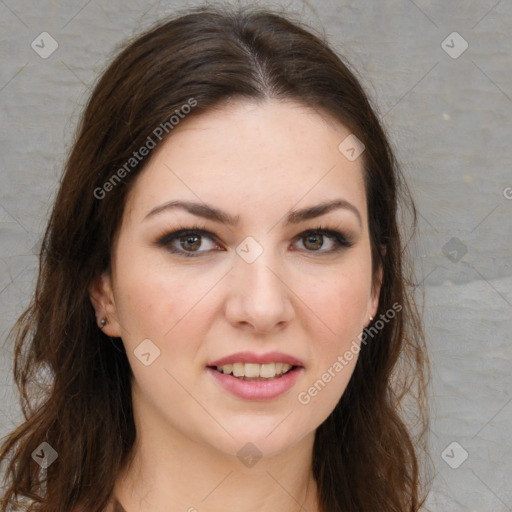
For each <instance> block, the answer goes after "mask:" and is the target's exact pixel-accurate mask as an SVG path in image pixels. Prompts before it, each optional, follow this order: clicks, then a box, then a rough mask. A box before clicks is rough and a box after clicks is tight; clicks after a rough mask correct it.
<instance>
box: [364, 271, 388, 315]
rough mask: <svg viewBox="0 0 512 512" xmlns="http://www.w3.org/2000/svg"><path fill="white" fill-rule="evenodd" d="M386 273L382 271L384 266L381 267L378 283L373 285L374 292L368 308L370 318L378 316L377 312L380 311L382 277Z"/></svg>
mask: <svg viewBox="0 0 512 512" xmlns="http://www.w3.org/2000/svg"><path fill="white" fill-rule="evenodd" d="M383 275H384V273H383V270H382V266H380V267H379V271H378V274H377V282H375V284H373V285H372V291H371V299H370V305H369V308H368V316H369V317H370V316H373V317H374V318H375V316H376V315H377V310H378V309H379V297H380V289H381V287H382V277H383Z"/></svg>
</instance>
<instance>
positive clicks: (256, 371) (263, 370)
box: [217, 363, 292, 379]
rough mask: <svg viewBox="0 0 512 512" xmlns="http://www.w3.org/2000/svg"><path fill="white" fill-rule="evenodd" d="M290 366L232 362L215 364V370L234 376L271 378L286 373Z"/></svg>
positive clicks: (284, 364) (285, 364)
mask: <svg viewBox="0 0 512 512" xmlns="http://www.w3.org/2000/svg"><path fill="white" fill-rule="evenodd" d="M291 367H292V365H291V364H287V363H265V364H257V363H233V364H225V365H224V366H217V370H218V371H219V372H222V373H224V374H230V373H232V374H233V376H235V377H249V378H257V377H263V378H265V379H273V378H274V377H275V376H276V375H282V374H284V373H286V372H287V371H288V370H289V369H290V368H291Z"/></svg>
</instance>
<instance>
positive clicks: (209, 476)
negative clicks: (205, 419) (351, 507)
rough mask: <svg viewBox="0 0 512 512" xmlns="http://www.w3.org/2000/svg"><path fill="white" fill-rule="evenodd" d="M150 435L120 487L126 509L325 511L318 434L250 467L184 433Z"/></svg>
mask: <svg viewBox="0 0 512 512" xmlns="http://www.w3.org/2000/svg"><path fill="white" fill-rule="evenodd" d="M138 432H139V431H138ZM153 434H154V433H153ZM142 437H143V436H142ZM144 439H150V440H151V441H150V442H148V441H142V440H141V439H138V440H137V443H136V445H135V446H134V450H135V455H134V458H133V460H132V463H131V464H130V466H128V467H127V468H125V469H124V470H123V471H122V473H121V474H120V475H119V477H118V480H117V482H116V486H115V489H114V494H115V496H116V498H117V499H118V501H119V502H120V504H122V506H123V507H124V508H125V509H126V512H168V511H169V510H171V509H172V510H183V511H187V512H199V511H201V510H208V511H209V512H225V511H226V510H244V511H246V512H274V511H275V510H282V511H283V512H299V511H300V512H303V511H308V512H318V511H319V508H318V505H317V499H318V490H317V486H316V482H315V481H314V479H313V475H312V471H311V466H312V446H313V441H314V433H312V434H311V435H308V436H306V438H304V439H303V440H301V442H300V443H298V445H295V446H294V447H292V448H290V449H289V450H288V451H287V452H286V453H282V454H279V455H275V456H273V457H271V458H261V459H259V460H258V461H257V462H256V463H254V461H252V464H251V463H248V464H247V465H246V464H244V463H242V461H241V460H240V459H239V458H237V457H234V456H231V455H227V454H225V453H223V452H219V451H218V450H215V449H214V448H212V447H211V446H205V445H204V444H200V443H199V442H197V441H193V440H191V439H190V438H187V437H184V436H183V437H182V438H180V439H176V437H175V436H174V435H173V439H172V440H171V439H169V438H167V439H165V437H162V436H155V435H151V436H150V437H144ZM119 512H124V511H123V510H122V509H121V510H120V511H119Z"/></svg>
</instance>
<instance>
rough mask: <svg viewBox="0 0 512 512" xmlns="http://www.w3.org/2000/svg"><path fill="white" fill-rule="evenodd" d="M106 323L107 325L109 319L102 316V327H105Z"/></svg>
mask: <svg viewBox="0 0 512 512" xmlns="http://www.w3.org/2000/svg"><path fill="white" fill-rule="evenodd" d="M105 325H107V319H106V318H102V319H101V320H100V329H103V327H105Z"/></svg>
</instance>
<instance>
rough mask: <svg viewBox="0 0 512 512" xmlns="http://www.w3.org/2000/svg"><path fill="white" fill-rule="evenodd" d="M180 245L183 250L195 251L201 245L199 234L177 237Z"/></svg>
mask: <svg viewBox="0 0 512 512" xmlns="http://www.w3.org/2000/svg"><path fill="white" fill-rule="evenodd" d="M178 240H179V242H180V246H181V248H182V249H184V250H188V249H190V250H192V251H197V249H199V247H201V235H186V236H182V237H180V238H179V239H178Z"/></svg>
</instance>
